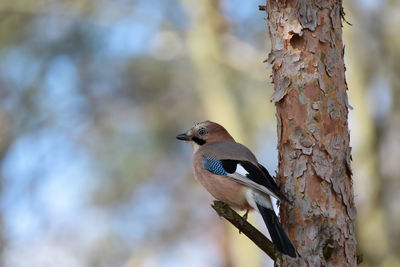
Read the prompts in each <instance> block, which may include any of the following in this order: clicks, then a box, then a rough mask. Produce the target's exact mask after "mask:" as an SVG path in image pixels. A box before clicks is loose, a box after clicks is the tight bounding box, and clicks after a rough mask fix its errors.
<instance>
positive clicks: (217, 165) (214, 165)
mask: <svg viewBox="0 0 400 267" xmlns="http://www.w3.org/2000/svg"><path fill="white" fill-rule="evenodd" d="M203 165H204V169H206V170H208V171H210V172H212V173H214V174H217V175H227V174H228V173H227V172H226V171H225V169H224V167H223V166H222V162H221V161H220V160H217V159H214V158H212V157H204V158H203Z"/></svg>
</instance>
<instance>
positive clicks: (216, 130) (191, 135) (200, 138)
mask: <svg viewBox="0 0 400 267" xmlns="http://www.w3.org/2000/svg"><path fill="white" fill-rule="evenodd" d="M176 139H178V140H183V141H186V142H188V143H189V144H191V145H192V147H193V148H194V149H197V148H199V147H200V146H202V145H205V144H211V143H215V142H229V141H230V142H234V141H235V139H233V137H232V136H231V135H230V134H229V133H228V131H227V130H226V129H225V128H224V127H222V126H221V125H219V124H218V123H215V122H212V121H203V122H200V123H196V124H195V125H194V126H193V127H192V128H190V129H189V130H188V131H186V132H185V133H182V134H179V135H177V136H176Z"/></svg>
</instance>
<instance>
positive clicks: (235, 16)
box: [0, 0, 400, 267]
mask: <svg viewBox="0 0 400 267" xmlns="http://www.w3.org/2000/svg"><path fill="white" fill-rule="evenodd" d="M258 4H263V3H261V2H242V1H237V0H234V1H228V0H221V1H200V2H198V1H190V0H180V1H177V0H166V1H148V0H147V1H145V0H136V1H135V0H115V1H104V0H103V1H101V0H97V1H91V0H73V1H71V0H69V1H64V0H58V1H46V0H41V1H27V0H21V1H10V0H3V1H1V3H0V164H1V173H0V190H1V191H0V192H1V200H0V205H1V206H0V207H1V208H0V241H1V257H0V260H1V262H2V264H1V265H2V266H54V265H57V266H68V267H70V266H188V265H189V264H190V265H191V266H193V267H194V266H227V265H228V264H232V265H233V266H240V262H243V261H246V262H250V261H251V262H252V265H256V266H257V265H263V266H266V263H265V262H266V256H261V255H259V254H258V252H257V250H256V249H253V250H252V252H250V251H249V250H247V247H248V246H249V245H248V243H245V242H246V241H245V238H244V237H242V236H239V235H237V233H236V232H235V233H230V232H229V231H228V232H227V230H226V229H225V228H224V227H223V224H222V223H221V221H220V220H219V219H218V218H217V216H216V215H215V213H214V212H213V211H212V210H211V209H210V207H209V205H208V204H207V203H210V200H211V197H210V196H209V195H208V194H207V193H206V192H204V190H203V189H202V188H200V186H199V185H198V184H197V183H196V182H195V180H194V179H193V177H192V175H191V168H190V157H191V149H190V148H189V147H187V146H185V145H184V144H180V143H179V142H176V141H175V139H174V137H175V135H176V134H178V133H180V132H182V131H184V130H185V129H187V128H188V127H190V126H191V125H192V123H194V122H196V121H202V120H206V119H211V120H215V121H218V122H220V123H222V124H224V125H225V126H226V127H227V128H228V129H229V130H230V131H231V132H233V134H234V136H235V137H237V139H238V140H239V141H241V142H243V143H246V144H247V145H249V146H250V147H251V148H252V149H253V150H254V151H255V152H256V153H257V154H258V155H259V158H260V161H261V162H262V163H263V164H264V165H266V167H267V168H268V169H269V170H270V171H271V172H272V173H273V170H274V168H276V162H277V158H276V157H277V154H276V151H275V146H276V131H275V127H276V126H275V125H276V123H275V118H274V113H275V108H274V106H273V105H272V104H271V103H270V102H269V96H270V95H271V92H272V85H271V84H270V78H269V75H270V74H271V70H270V69H266V68H265V65H264V64H263V63H262V61H263V60H264V59H265V58H266V56H267V54H268V52H269V41H268V39H267V28H266V25H267V23H266V22H265V21H264V17H265V14H263V13H262V12H259V11H258ZM345 7H346V10H347V19H348V20H349V21H350V22H351V23H352V24H353V26H351V27H350V26H348V25H345V27H344V40H345V43H346V63H347V67H348V71H347V81H348V83H349V95H350V102H351V104H352V105H353V106H354V110H353V111H351V112H350V127H351V129H352V132H351V134H352V135H351V138H352V145H353V148H354V153H353V158H354V164H353V168H354V185H355V192H356V202H357V204H358V228H357V229H358V236H359V247H360V252H361V253H362V254H364V263H363V265H364V266H400V258H399V255H400V241H399V240H400V228H399V227H398V225H400V204H399V203H400V199H399V195H398V194H397V192H398V191H399V189H400V179H399V173H400V170H399V166H400V165H399V164H398V163H397V159H399V158H400V155H399V153H400V152H399V151H400V149H399V148H400V139H399V138H400V117H399V114H400V110H399V109H400V100H399V99H400V93H399V90H400V89H399V88H400V80H399V75H398V73H399V70H400V49H399V47H400V45H399V44H400V39H399V36H398V35H397V34H396V29H397V27H398V26H399V25H400V20H399V19H398V18H399V16H398V14H399V12H400V5H399V4H398V3H397V2H396V1H383V2H380V1H372V0H369V1H367V0H364V1H361V0H358V1H356V0H353V1H349V2H348V3H347V6H345ZM271 152H272V153H271ZM258 219H259V217H256V218H255V220H256V221H257V220H258ZM260 229H263V225H262V224H260ZM226 236H231V237H232V238H234V239H229V238H228V239H227V238H226ZM244 248H246V250H245V249H244ZM254 257H256V258H257V259H254ZM260 257H261V258H260ZM26 259H29V261H28V262H26Z"/></svg>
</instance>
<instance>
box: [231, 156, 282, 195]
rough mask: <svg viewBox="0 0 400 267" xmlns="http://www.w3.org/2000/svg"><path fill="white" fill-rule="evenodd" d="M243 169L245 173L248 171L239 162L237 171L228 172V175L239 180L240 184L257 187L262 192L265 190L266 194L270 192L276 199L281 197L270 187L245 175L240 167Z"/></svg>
mask: <svg viewBox="0 0 400 267" xmlns="http://www.w3.org/2000/svg"><path fill="white" fill-rule="evenodd" d="M239 166H240V168H241V169H243V170H244V172H245V173H248V172H247V171H246V170H245V169H244V168H243V167H242V166H241V165H240V164H238V166H237V167H236V171H235V172H234V173H228V174H227V176H228V177H230V178H231V179H232V180H234V181H236V182H238V183H239V184H243V185H246V186H249V187H251V188H254V189H257V190H259V191H261V192H264V193H265V194H268V195H270V196H273V197H274V198H276V199H279V197H278V196H277V195H275V194H274V193H272V192H271V190H269V189H268V188H266V187H265V186H263V185H260V184H257V183H255V182H253V181H252V180H250V179H249V178H247V177H246V176H245V175H242V174H240V173H239V172H238V169H240V168H239Z"/></svg>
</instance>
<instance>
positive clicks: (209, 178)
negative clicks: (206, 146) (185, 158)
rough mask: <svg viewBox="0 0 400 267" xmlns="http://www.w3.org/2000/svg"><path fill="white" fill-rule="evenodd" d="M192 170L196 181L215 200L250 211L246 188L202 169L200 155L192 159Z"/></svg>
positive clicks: (227, 178)
mask: <svg viewBox="0 0 400 267" xmlns="http://www.w3.org/2000/svg"><path fill="white" fill-rule="evenodd" d="M193 168H194V174H195V177H196V179H197V180H198V181H199V182H200V183H201V185H202V186H203V187H204V188H205V189H207V191H208V192H209V193H210V194H211V195H212V196H213V197H215V198H216V199H217V200H220V201H222V202H225V203H226V204H228V205H229V206H231V207H233V208H236V209H242V210H244V209H251V207H250V205H249V203H248V202H247V199H246V186H244V185H241V184H239V183H237V182H235V181H233V180H231V179H230V178H229V177H227V176H224V175H216V174H213V173H211V172H210V171H208V170H206V169H204V166H203V160H202V155H201V154H197V155H196V154H195V156H194V157H193Z"/></svg>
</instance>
